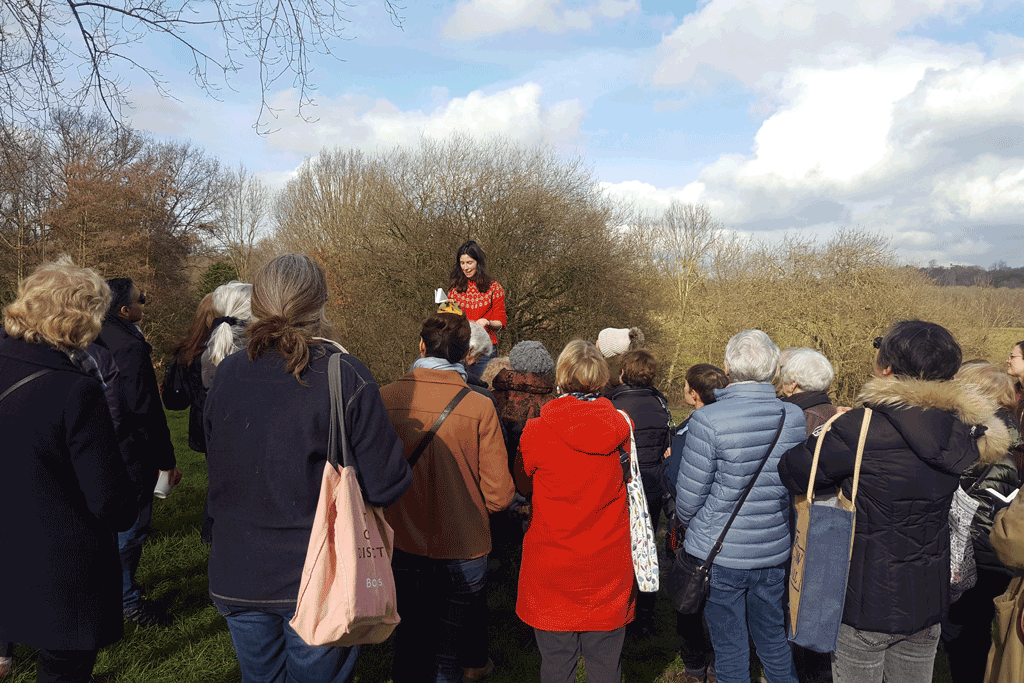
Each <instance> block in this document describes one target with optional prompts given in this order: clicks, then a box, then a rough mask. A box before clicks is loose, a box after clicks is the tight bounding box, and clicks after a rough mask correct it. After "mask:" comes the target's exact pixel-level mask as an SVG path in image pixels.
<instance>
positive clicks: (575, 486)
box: [516, 396, 636, 631]
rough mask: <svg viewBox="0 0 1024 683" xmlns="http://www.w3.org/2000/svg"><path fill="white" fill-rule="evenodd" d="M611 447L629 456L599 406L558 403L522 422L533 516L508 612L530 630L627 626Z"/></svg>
mask: <svg viewBox="0 0 1024 683" xmlns="http://www.w3.org/2000/svg"><path fill="white" fill-rule="evenodd" d="M620 445H621V446H623V447H624V448H625V449H627V450H628V449H629V426H628V425H627V423H626V419H625V418H624V417H623V416H622V414H620V413H619V412H617V411H616V410H615V408H613V407H612V404H611V401H609V400H608V399H606V398H599V399H597V400H594V401H582V400H580V399H578V398H575V397H573V396H565V397H562V398H558V399H555V400H553V401H551V402H549V403H547V404H545V405H544V407H543V408H541V411H540V417H538V418H535V419H532V420H530V421H529V422H527V423H526V428H525V430H524V431H523V438H522V441H521V447H522V455H523V465H524V467H525V470H526V474H527V475H528V476H530V477H532V478H533V517H532V519H531V521H530V528H529V529H528V530H527V532H526V538H525V540H524V542H523V563H522V568H521V570H520V572H519V600H518V603H517V605H516V613H517V614H518V615H519V618H520V619H522V620H523V621H524V622H526V623H527V624H529V625H530V626H533V627H534V628H538V629H542V630H545V631H611V630H614V629H617V628H621V627H622V626H625V625H626V624H628V623H629V622H630V621H632V620H633V604H634V602H635V600H636V592H635V585H636V582H635V580H634V576H633V562H632V559H631V556H630V538H629V511H628V509H627V507H626V506H627V501H626V487H625V485H624V484H623V482H622V467H621V465H619V455H618V448H619V446H620Z"/></svg>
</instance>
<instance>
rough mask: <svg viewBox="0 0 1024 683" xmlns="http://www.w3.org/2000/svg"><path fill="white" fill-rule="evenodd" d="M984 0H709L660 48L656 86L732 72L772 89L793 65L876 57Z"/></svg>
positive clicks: (821, 64)
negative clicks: (926, 24)
mask: <svg viewBox="0 0 1024 683" xmlns="http://www.w3.org/2000/svg"><path fill="white" fill-rule="evenodd" d="M983 4H984V3H983V2H982V0H900V1H899V2H890V1H888V0H875V1H873V2H849V1H848V0H711V1H710V2H708V3H707V4H705V5H703V6H702V7H700V9H698V10H697V11H696V12H694V13H692V14H689V15H687V16H686V18H685V19H684V20H683V23H682V24H680V25H679V26H678V27H677V28H676V30H675V31H673V32H672V33H671V34H670V35H668V36H666V37H665V38H664V40H663V41H662V44H661V46H660V48H659V51H660V53H661V57H662V59H661V63H660V65H659V66H658V68H657V70H656V71H655V73H654V77H653V81H654V83H655V84H657V85H681V84H688V83H689V84H693V83H699V82H701V81H704V80H706V79H708V78H714V77H715V74H726V75H728V76H730V77H732V78H736V79H738V80H740V81H741V82H743V83H744V84H745V85H747V86H760V87H762V88H770V87H771V86H772V85H774V84H775V83H776V76H774V75H773V74H781V73H782V72H784V71H785V70H786V69H787V68H788V67H790V66H794V65H807V66H819V67H832V68H835V67H842V66H844V65H849V64H852V63H856V62H859V61H862V60H864V59H871V58H873V57H876V56H878V54H879V53H882V52H885V51H887V50H888V49H889V48H890V47H891V46H892V44H893V43H894V42H896V37H897V33H898V32H899V31H901V30H903V29H908V28H911V27H913V26H915V25H917V24H918V23H920V22H921V21H922V20H924V19H926V18H932V17H935V16H944V17H946V18H947V19H949V20H951V21H956V20H957V19H958V18H960V17H962V16H964V15H965V14H967V13H970V12H975V11H978V10H980V9H981V8H982V6H983Z"/></svg>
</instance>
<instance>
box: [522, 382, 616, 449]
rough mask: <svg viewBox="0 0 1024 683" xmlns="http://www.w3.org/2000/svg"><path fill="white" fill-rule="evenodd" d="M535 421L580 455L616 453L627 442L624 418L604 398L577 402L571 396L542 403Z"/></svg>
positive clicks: (578, 400) (576, 399)
mask: <svg viewBox="0 0 1024 683" xmlns="http://www.w3.org/2000/svg"><path fill="white" fill-rule="evenodd" d="M539 419H541V420H543V421H544V423H545V424H546V425H547V426H548V427H549V428H550V429H551V431H553V432H554V433H555V434H556V435H557V436H558V438H560V439H561V440H562V441H564V442H565V443H566V445H568V446H569V447H570V448H572V449H573V450H575V451H579V452H581V453H589V454H591V455H610V454H612V453H616V454H617V449H618V447H619V446H620V445H622V443H623V442H626V441H628V440H629V425H628V424H627V423H626V418H625V417H623V416H622V414H621V413H620V412H619V411H617V410H615V408H614V406H612V402H611V401H609V400H608V399H607V398H604V397H601V398H598V399H595V400H593V401H581V400H580V399H578V398H576V397H575V396H561V397H559V398H556V399H553V400H551V401H548V402H547V403H545V404H544V406H543V407H542V408H541V409H540V418H539Z"/></svg>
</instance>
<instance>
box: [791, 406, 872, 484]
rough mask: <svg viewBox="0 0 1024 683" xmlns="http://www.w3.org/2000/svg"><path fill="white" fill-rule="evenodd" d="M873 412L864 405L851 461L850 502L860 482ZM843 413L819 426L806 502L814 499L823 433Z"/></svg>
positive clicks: (830, 427) (823, 439) (823, 438)
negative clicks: (815, 479)
mask: <svg viewBox="0 0 1024 683" xmlns="http://www.w3.org/2000/svg"><path fill="white" fill-rule="evenodd" d="M873 413H874V411H873V410H871V408H868V407H867V406H865V407H864V419H863V420H862V421H861V423H860V435H859V436H858V437H857V454H856V456H855V458H854V462H853V486H852V488H851V491H850V502H851V503H852V502H853V501H854V500H855V499H856V498H857V486H858V485H859V483H860V465H861V461H862V460H863V459H864V444H865V442H866V441H867V438H868V425H869V424H870V423H871V415H872V414H873ZM842 415H845V413H836V414H835V415H833V416H832V417H830V418H829V419H828V421H827V422H826V423H825V424H823V425H822V426H821V427H820V430H821V431H819V432H818V440H817V442H816V443H815V444H814V458H813V459H812V460H811V472H810V475H809V477H810V478H809V480H808V482H807V500H808V502H813V501H814V475H815V474H817V471H818V457H819V456H820V455H821V445H822V443H824V441H825V433H826V432H828V430H830V429H832V423H833V422H835V421H836V420H837V419H839V417H840V416H842Z"/></svg>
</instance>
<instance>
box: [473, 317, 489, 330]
mask: <svg viewBox="0 0 1024 683" xmlns="http://www.w3.org/2000/svg"><path fill="white" fill-rule="evenodd" d="M476 324H477V325H479V326H480V327H482V328H484V329H485V330H486V329H487V328H488V327H489V326H490V324H491V321H490V320H488V319H487V318H480V319H479V320H477V321H476Z"/></svg>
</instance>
